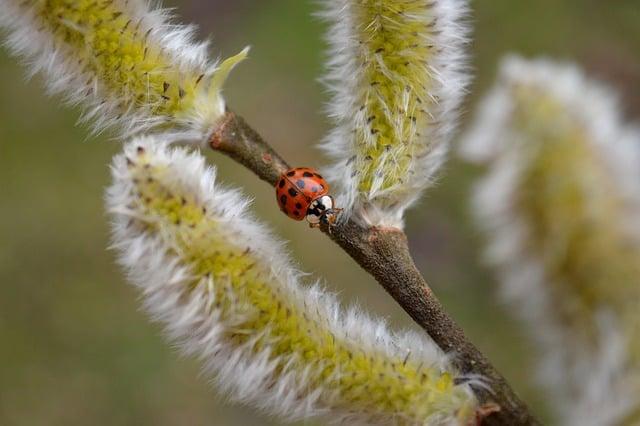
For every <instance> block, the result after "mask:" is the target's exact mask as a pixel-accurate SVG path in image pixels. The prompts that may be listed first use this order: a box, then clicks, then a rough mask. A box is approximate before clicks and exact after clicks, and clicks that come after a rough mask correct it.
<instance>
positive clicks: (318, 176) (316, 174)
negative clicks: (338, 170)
mask: <svg viewBox="0 0 640 426" xmlns="http://www.w3.org/2000/svg"><path fill="white" fill-rule="evenodd" d="M314 175H315V176H316V177H317V178H318V179H323V180H324V178H323V177H322V176H320V175H319V174H318V173H314Z"/></svg>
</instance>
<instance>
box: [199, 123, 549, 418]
mask: <svg viewBox="0 0 640 426" xmlns="http://www.w3.org/2000/svg"><path fill="white" fill-rule="evenodd" d="M210 146H211V147H212V148H213V149H214V150H216V151H220V152H223V153H225V154H226V155H228V156H230V157H231V158H233V159H234V160H236V161H238V162H239V163H241V164H242V165H244V166H245V167H247V168H249V169H250V170H252V171H253V172H254V173H255V174H256V175H258V177H260V179H262V180H264V181H266V182H268V183H269V184H271V185H275V183H276V182H277V180H278V178H279V177H280V175H281V174H282V172H284V171H285V170H287V169H288V168H289V166H288V164H287V163H286V162H285V161H284V159H282V157H280V156H279V155H278V153H276V152H275V151H274V150H273V148H271V146H269V145H268V144H267V143H266V142H265V141H264V140H263V139H262V138H261V137H260V135H259V134H258V133H257V132H256V131H255V130H253V129H252V128H251V127H250V126H249V125H248V124H247V123H246V122H245V121H244V120H243V119H242V118H241V117H238V116H237V115H235V114H234V113H233V112H227V114H226V115H225V117H224V118H223V120H222V121H221V122H220V125H219V127H218V129H217V130H216V131H215V132H214V134H213V135H212V137H211V140H210ZM322 231H323V232H325V234H327V235H328V236H329V237H330V238H331V239H332V240H333V241H334V242H335V243H337V244H338V245H339V246H340V247H342V249H343V250H344V251H346V252H347V253H348V254H349V255H350V256H351V257H352V258H353V259H354V260H355V261H356V262H357V263H358V264H359V265H360V266H361V267H362V268H364V270H365V271H367V272H369V273H370V274H371V275H372V276H373V277H374V278H375V279H376V280H377V281H378V283H380V284H381V285H382V286H383V287H384V289H385V290H386V291H387V292H388V293H389V294H390V295H391V296H392V297H393V298H394V299H395V300H396V302H398V303H399V304H400V306H402V308H403V309H404V310H405V311H406V312H407V313H408V314H409V315H410V316H411V318H413V320H414V321H415V322H416V323H417V324H419V325H420V326H421V327H422V328H423V329H424V330H425V331H426V332H427V333H428V334H429V336H431V338H432V339H433V340H434V341H435V342H436V343H437V344H438V346H440V348H442V349H443V350H444V351H446V352H447V353H455V354H456V355H457V356H456V357H455V362H456V365H457V367H458V368H459V369H460V370H461V371H462V372H463V373H464V374H475V375H480V376H482V377H484V378H485V380H486V382H487V385H488V386H489V388H490V389H491V390H490V391H488V390H486V389H482V388H476V389H475V392H476V395H477V396H478V399H479V400H480V402H481V404H482V405H483V409H484V412H485V413H484V414H485V415H486V417H484V419H483V421H482V424H484V425H509V426H515V425H537V424H539V423H538V421H537V420H536V419H535V418H534V417H533V415H532V414H531V413H530V411H529V409H528V408H527V406H526V405H525V403H524V402H522V400H520V398H519V397H518V396H517V395H516V394H515V392H514V391H513V389H511V387H510V386H509V384H508V383H507V382H506V380H505V379H504V378H503V377H502V376H501V375H500V373H498V372H497V371H496V369H495V368H494V367H493V366H492V365H491V364H490V363H489V361H488V360H487V359H486V358H485V357H484V355H483V354H482V353H481V352H480V351H479V350H478V349H477V348H476V347H475V346H474V345H473V344H472V343H471V342H470V341H469V340H468V339H467V338H466V337H465V335H464V332H463V331H462V329H461V328H460V326H458V325H457V324H456V323H455V321H453V319H451V317H449V315H447V313H446V312H445V310H444V308H443V307H442V305H441V304H440V302H439V301H438V299H437V298H436V296H435V295H434V294H433V292H432V291H431V289H430V288H429V286H428V285H427V283H426V282H425V280H424V278H423V277H422V275H421V274H420V272H419V271H418V269H417V268H416V266H415V263H414V262H413V259H412V257H411V254H410V252H409V247H408V245H407V237H406V235H405V234H404V232H402V231H401V230H400V229H396V228H364V227H362V226H360V225H359V224H357V223H356V222H354V221H351V220H349V221H346V222H345V223H341V224H339V225H337V226H335V227H333V228H332V229H331V230H330V232H329V229H327V227H324V228H322Z"/></svg>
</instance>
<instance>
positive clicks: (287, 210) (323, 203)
mask: <svg viewBox="0 0 640 426" xmlns="http://www.w3.org/2000/svg"><path fill="white" fill-rule="evenodd" d="M328 193H329V184H328V183H327V181H326V180H324V178H323V177H322V176H320V174H318V172H317V171H316V170H314V169H311V168H309V167H296V168H293V169H289V170H287V171H286V172H284V173H283V174H282V175H280V178H279V179H278V182H277V183H276V197H277V198H278V205H279V206H280V210H282V212H283V213H284V214H286V215H287V216H289V217H290V218H291V219H294V220H303V219H307V222H309V226H310V227H312V228H317V227H319V226H320V224H321V223H324V224H326V225H333V224H334V223H335V222H336V218H337V214H338V213H339V212H340V211H341V210H342V209H336V208H334V206H333V205H334V202H333V197H331V195H328Z"/></svg>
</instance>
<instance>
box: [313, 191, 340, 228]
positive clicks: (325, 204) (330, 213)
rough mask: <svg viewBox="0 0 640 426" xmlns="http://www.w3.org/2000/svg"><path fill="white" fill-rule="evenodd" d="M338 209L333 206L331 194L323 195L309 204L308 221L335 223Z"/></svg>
mask: <svg viewBox="0 0 640 426" xmlns="http://www.w3.org/2000/svg"><path fill="white" fill-rule="evenodd" d="M337 213H338V212H337V211H336V210H335V209H334V208H333V198H332V197H331V195H323V196H322V197H319V198H316V199H315V200H313V201H312V202H311V204H309V208H308V209H307V222H309V224H311V225H318V224H320V223H323V224H325V225H333V224H334V223H335V222H336V217H337Z"/></svg>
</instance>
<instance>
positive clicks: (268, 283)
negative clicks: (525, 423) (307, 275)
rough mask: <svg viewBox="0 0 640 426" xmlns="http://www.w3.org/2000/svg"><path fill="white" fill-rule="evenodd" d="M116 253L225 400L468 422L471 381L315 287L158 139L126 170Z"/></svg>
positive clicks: (349, 416) (134, 155)
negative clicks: (203, 365)
mask: <svg viewBox="0 0 640 426" xmlns="http://www.w3.org/2000/svg"><path fill="white" fill-rule="evenodd" d="M112 170H113V177H114V183H113V186H112V187H111V188H110V189H109V191H108V196H107V204H108V209H109V211H110V212H111V213H112V216H113V240H114V247H115V248H116V249H117V250H118V253H119V257H120V262H121V264H122V265H123V266H124V268H125V269H126V270H127V272H128V276H129V278H130V280H131V281H132V282H133V283H134V284H135V285H136V286H137V287H138V288H139V289H140V291H141V292H142V294H143V295H144V304H145V307H146V308H147V310H148V311H149V313H150V314H151V315H152V316H153V318H155V319H156V320H158V321H160V322H161V323H163V324H164V325H165V328H166V331H167V334H168V336H169V337H170V339H171V340H172V341H174V342H178V343H179V346H180V347H181V348H182V350H183V351H184V352H185V353H187V354H192V355H195V356H197V357H199V358H200V359H201V360H202V361H203V363H204V364H205V367H206V371H207V372H209V373H211V375H212V376H213V377H214V378H215V383H216V385H217V388H218V390H219V391H220V392H222V393H223V394H225V395H229V396H231V397H232V398H233V399H235V400H237V401H241V402H243V403H247V404H250V405H252V406H254V407H257V408H259V409H261V410H264V411H266V412H267V413H270V414H274V415H277V416H279V417H280V418H282V419H285V420H299V419H308V418H313V417H322V418H323V421H325V422H334V423H346V424H354V423H356V424H360V423H365V424H385V425H386V424H399V425H414V424H415V425H418V424H419V425H423V424H438V425H440V424H467V423H468V422H472V421H473V419H474V418H475V417H474V416H475V410H476V406H477V403H476V400H475V398H474V395H473V392H472V390H471V388H470V382H469V381H468V380H466V379H465V378H464V377H461V376H460V374H459V373H458V372H457V371H456V370H455V369H454V368H453V367H452V365H451V363H450V360H449V358H448V357H447V356H446V355H445V354H444V353H442V351H441V350H440V349H438V348H437V346H435V344H434V343H433V342H432V341H430V340H428V339H427V338H426V337H424V336H422V335H417V334H413V333H409V334H398V335H396V334H392V333H391V332H389V331H388V330H387V328H386V327H385V325H384V324H383V323H382V322H380V321H374V320H371V319H370V318H369V317H368V316H366V315H365V314H363V313H361V312H358V311H356V310H353V309H351V310H346V311H345V310H343V309H341V308H340V307H339V306H338V305H337V303H336V301H335V299H334V298H333V297H332V296H331V295H328V294H327V293H325V292H324V291H323V290H322V289H321V288H319V287H318V286H317V285H316V286H312V287H308V286H306V285H304V284H303V283H302V282H301V279H300V274H299V273H298V272H297V271H296V270H295V269H294V268H293V267H292V266H291V262H290V260H289V257H288V256H287V254H286V253H285V251H284V250H283V248H282V243H281V242H279V241H278V240H276V239H275V238H274V237H273V236H272V235H271V233H270V232H269V231H268V230H266V229H265V228H264V227H263V226H262V225H260V224H258V223H257V222H256V221H255V220H254V219H253V218H252V217H251V215H250V214H249V213H248V209H249V203H248V201H247V199H245V198H244V197H243V196H242V195H241V194H239V193H238V192H236V191H233V190H229V189H224V188H220V187H219V186H218V185H217V184H216V183H215V182H214V180H215V172H214V170H213V169H211V168H206V166H205V163H204V159H203V158H202V157H201V156H200V155H199V154H197V153H188V152H187V151H185V150H184V149H176V148H171V147H168V146H167V145H165V144H163V143H162V142H161V141H159V140H156V139H153V138H141V139H137V140H134V141H132V142H131V143H130V144H128V145H127V146H126V148H125V152H124V154H122V155H120V156H118V157H117V158H116V159H115V161H114V163H113V167H112Z"/></svg>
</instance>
